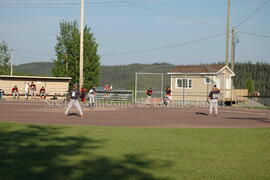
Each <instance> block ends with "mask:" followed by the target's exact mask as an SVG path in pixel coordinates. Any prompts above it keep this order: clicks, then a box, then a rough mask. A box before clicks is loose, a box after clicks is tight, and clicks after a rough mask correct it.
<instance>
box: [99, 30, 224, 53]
mask: <svg viewBox="0 0 270 180" xmlns="http://www.w3.org/2000/svg"><path fill="white" fill-rule="evenodd" d="M225 34H226V33H222V34H217V35H214V36H209V37H205V38H201V39H197V40H193V41H187V42H183V43H177V44H171V45H167V46H162V47H158V48H150V49H144V50H136V51H128V52H121V53H107V54H101V55H102V56H119V55H129V54H138V53H147V52H152V51H159V50H164V49H169V48H175V47H180V46H185V45H190V44H195V43H199V42H202V41H206V40H210V39H215V38H217V37H221V36H224V35H225Z"/></svg>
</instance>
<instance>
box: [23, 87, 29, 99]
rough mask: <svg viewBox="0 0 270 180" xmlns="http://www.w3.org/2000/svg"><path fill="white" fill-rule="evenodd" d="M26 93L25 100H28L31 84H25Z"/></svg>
mask: <svg viewBox="0 0 270 180" xmlns="http://www.w3.org/2000/svg"><path fill="white" fill-rule="evenodd" d="M24 91H25V99H28V96H29V83H25V86H24Z"/></svg>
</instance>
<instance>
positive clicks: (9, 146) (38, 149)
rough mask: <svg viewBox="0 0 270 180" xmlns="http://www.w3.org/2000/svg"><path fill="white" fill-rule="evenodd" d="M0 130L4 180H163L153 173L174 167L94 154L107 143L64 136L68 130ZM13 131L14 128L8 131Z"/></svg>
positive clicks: (31, 127) (30, 127) (139, 158)
mask: <svg viewBox="0 0 270 180" xmlns="http://www.w3.org/2000/svg"><path fill="white" fill-rule="evenodd" d="M13 127H14V126H11V125H6V126H5V125H4V126H1V127H0V179H3V180H9V179H16V180H17V179H20V180H21V179H27V180H29V179H38V180H41V179H44V180H45V179H46V180H49V179H53V180H55V179H100V180H105V179H106V180H111V179H112V180H114V179H115V180H124V179H125V180H126V179H134V180H141V179H149V180H160V179H161V178H157V177H155V176H154V175H153V174H151V173H149V170H150V171H151V170H155V169H156V168H158V169H162V168H168V167H169V166H170V165H171V164H170V163H166V162H159V161H157V160H156V161H153V160H147V158H146V157H145V156H144V155H139V154H126V155H124V156H123V157H120V158H119V159H112V158H109V157H106V156H97V155H94V153H93V152H94V151H95V150H97V149H98V148H104V147H102V146H103V145H104V144H105V143H106V141H105V140H95V139H91V138H88V137H87V138H86V137H79V136H68V135H67V136H61V133H63V132H64V131H65V128H55V127H49V126H35V125H27V126H26V125H24V126H23V128H22V127H21V126H20V128H16V129H13ZM7 128H11V129H7Z"/></svg>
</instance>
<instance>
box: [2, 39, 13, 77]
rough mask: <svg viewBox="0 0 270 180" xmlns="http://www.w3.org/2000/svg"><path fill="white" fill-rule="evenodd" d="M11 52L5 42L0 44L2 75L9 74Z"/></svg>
mask: <svg viewBox="0 0 270 180" xmlns="http://www.w3.org/2000/svg"><path fill="white" fill-rule="evenodd" d="M10 58H11V55H10V51H9V49H8V45H7V43H6V42H5V41H2V42H1V43H0V74H7V73H8V72H9V67H10Z"/></svg>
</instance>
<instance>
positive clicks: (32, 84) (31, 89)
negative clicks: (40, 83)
mask: <svg viewBox="0 0 270 180" xmlns="http://www.w3.org/2000/svg"><path fill="white" fill-rule="evenodd" d="M30 91H31V97H32V99H33V96H34V97H35V99H36V85H35V84H34V82H31V85H30Z"/></svg>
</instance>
